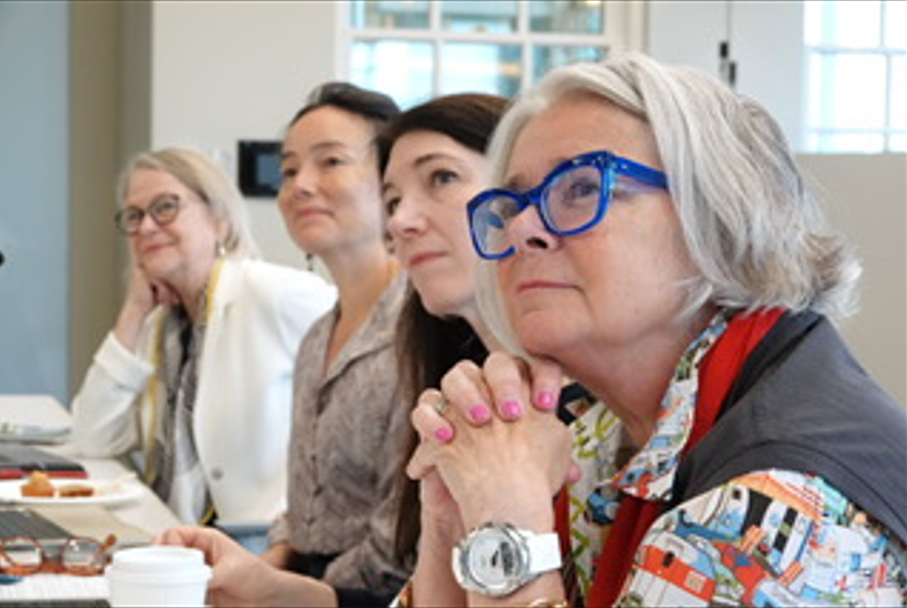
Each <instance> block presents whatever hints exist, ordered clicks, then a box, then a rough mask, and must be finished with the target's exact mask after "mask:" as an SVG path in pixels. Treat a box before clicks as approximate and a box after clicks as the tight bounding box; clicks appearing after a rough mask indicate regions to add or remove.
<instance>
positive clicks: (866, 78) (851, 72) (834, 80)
mask: <svg viewBox="0 0 907 608" xmlns="http://www.w3.org/2000/svg"><path fill="white" fill-rule="evenodd" d="M809 74H810V86H809V109H810V116H809V121H808V122H809V125H810V126H811V127H835V128H838V129H879V128H883V127H884V126H885V97H886V95H887V90H886V79H885V58H884V57H882V56H878V55H860V54H849V55H832V56H821V55H813V57H812V58H811V59H810V70H809Z"/></svg>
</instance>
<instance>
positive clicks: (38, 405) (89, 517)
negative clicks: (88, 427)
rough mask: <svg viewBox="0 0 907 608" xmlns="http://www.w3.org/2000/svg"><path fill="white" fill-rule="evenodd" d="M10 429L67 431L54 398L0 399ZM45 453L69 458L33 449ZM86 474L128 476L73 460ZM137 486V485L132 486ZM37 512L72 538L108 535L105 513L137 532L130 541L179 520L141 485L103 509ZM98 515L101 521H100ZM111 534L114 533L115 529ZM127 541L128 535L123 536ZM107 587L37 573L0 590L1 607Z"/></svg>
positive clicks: (100, 580)
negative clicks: (136, 491)
mask: <svg viewBox="0 0 907 608" xmlns="http://www.w3.org/2000/svg"><path fill="white" fill-rule="evenodd" d="M4 422H5V423H10V424H15V425H36V426H40V427H50V428H61V427H67V428H68V427H69V426H71V419H70V416H69V412H68V411H67V410H66V408H64V407H63V406H62V405H61V404H60V403H59V402H58V401H57V400H56V399H55V398H53V397H51V396H49V395H0V423H4ZM36 447H39V448H40V449H44V450H47V451H49V452H56V453H62V454H65V455H67V456H69V457H72V456H70V455H69V454H67V449H66V446H65V445H60V446H49V445H43V444H42V445H37V446H36ZM75 460H77V461H78V462H79V463H81V464H82V466H84V467H85V469H86V471H87V472H88V476H89V478H90V479H93V480H119V479H123V478H124V477H126V476H128V475H129V473H130V471H129V469H128V468H127V467H125V466H124V465H123V464H122V463H120V462H118V461H116V460H113V459H102V460H90V459H82V458H75ZM132 483H136V482H132ZM34 508H35V509H36V510H37V511H39V512H42V513H48V512H53V513H55V515H53V516H52V519H54V520H55V521H57V523H60V524H61V525H63V527H64V528H67V529H68V530H70V531H71V532H73V533H76V534H79V535H82V534H84V535H86V536H92V537H95V538H103V536H104V535H105V534H107V533H109V532H110V531H112V530H111V529H110V527H111V525H112V524H117V523H119V522H116V521H113V522H111V520H110V518H109V517H108V516H107V513H110V514H113V515H114V516H115V518H116V519H117V520H119V521H120V522H123V523H125V524H126V526H125V528H126V529H128V528H129V527H132V528H137V529H138V530H135V532H138V534H136V535H134V536H135V537H134V538H132V539H131V540H129V539H123V535H119V536H120V539H121V540H127V543H129V542H147V540H150V539H151V538H153V537H154V536H157V535H158V534H160V533H161V532H163V531H164V530H166V529H167V528H171V527H173V526H177V525H179V524H180V521H179V520H178V519H177V518H176V516H175V515H174V514H173V513H172V512H171V511H170V510H169V509H168V508H167V506H166V505H165V504H164V503H163V502H161V500H160V499H159V498H158V497H157V495H156V494H154V492H152V491H151V490H150V489H149V488H148V487H147V486H145V485H144V484H142V485H141V493H140V494H139V496H138V498H137V499H135V500H130V501H128V502H123V503H119V504H111V505H107V506H105V507H103V509H106V513H105V511H104V510H99V509H101V507H98V506H90V507H80V506H72V505H70V506H59V507H56V506H55V507H34ZM99 516H102V517H99ZM113 531H117V528H116V527H114V528H113ZM126 536H128V534H127V535H126ZM108 593H109V592H108V588H107V582H106V579H105V578H104V577H103V576H90V577H75V576H69V575H65V574H63V575H61V574H37V575H34V576H29V577H25V579H24V580H23V581H22V582H19V583H16V584H15V585H3V586H0V603H3V604H8V603H12V604H16V603H21V602H26V601H29V600H57V601H59V600H69V601H73V600H81V599H97V598H107V597H108Z"/></svg>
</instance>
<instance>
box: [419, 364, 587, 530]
mask: <svg viewBox="0 0 907 608" xmlns="http://www.w3.org/2000/svg"><path fill="white" fill-rule="evenodd" d="M560 386H561V373H560V370H559V369H558V368H557V367H556V366H554V365H552V364H544V363H542V364H540V363H534V364H533V365H530V364H527V363H526V362H524V361H522V360H520V359H516V358H514V357H511V356H509V355H505V354H503V353H494V354H492V355H491V356H489V357H488V359H487V360H486V363H485V365H484V366H483V367H482V368H479V367H478V366H476V365H475V364H472V363H469V362H461V363H459V364H458V365H457V366H455V367H454V368H453V369H452V370H451V371H450V372H448V373H447V374H446V375H445V376H444V379H443V381H442V383H441V389H442V390H441V393H438V392H437V391H426V392H425V393H423V395H422V396H421V397H420V400H419V404H418V406H417V407H416V409H415V410H414V412H413V416H412V419H413V424H414V426H415V427H416V430H417V431H418V432H419V435H420V436H421V437H422V439H423V441H422V443H421V444H420V446H419V447H418V449H417V450H416V453H415V454H414V456H413V458H412V459H411V460H410V463H409V466H408V468H407V472H408V474H409V475H410V477H412V478H414V479H421V478H423V477H425V476H426V475H427V474H428V473H429V472H431V471H432V470H437V472H438V474H439V475H440V477H441V479H442V480H443V483H444V486H445V487H446V490H447V491H448V492H449V494H450V496H451V497H452V499H453V501H454V502H455V504H456V507H457V509H458V510H459V515H460V517H461V521H462V524H463V526H464V528H465V529H470V528H472V527H475V526H477V525H480V524H482V523H485V522H487V521H491V520H496V521H506V522H507V523H510V524H513V525H515V526H518V527H525V528H529V529H537V530H539V531H546V530H551V529H553V525H554V522H553V510H552V503H551V498H552V496H553V495H554V494H555V493H556V492H557V491H558V490H559V489H560V488H561V487H562V486H563V485H564V483H566V482H567V481H569V480H570V479H571V478H573V477H575V475H574V468H573V466H572V460H571V449H570V446H571V434H570V432H569V430H568V429H567V427H565V426H564V425H563V424H562V423H561V422H560V421H559V420H558V419H557V417H556V416H554V414H553V411H554V407H553V406H554V405H556V403H557V395H558V393H559V389H560ZM442 397H443V402H442V401H441V399H442ZM442 403H443V406H442V407H440V408H439V404H442Z"/></svg>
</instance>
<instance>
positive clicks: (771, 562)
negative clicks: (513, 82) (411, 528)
mask: <svg viewBox="0 0 907 608" xmlns="http://www.w3.org/2000/svg"><path fill="white" fill-rule="evenodd" d="M490 155H491V158H492V163H493V165H494V176H493V183H495V184H501V187H500V188H496V189H493V190H489V191H487V192H484V193H481V194H479V195H478V196H476V197H475V198H474V199H473V200H472V202H471V203H470V204H469V219H470V226H471V233H472V238H473V243H474V246H475V248H476V251H477V253H478V254H479V255H480V256H481V257H482V258H484V259H485V260H486V261H485V262H483V263H482V264H481V266H480V268H479V271H478V283H477V285H478V298H479V304H480V309H481V310H482V313H483V317H484V318H485V319H486V321H487V322H488V325H489V327H490V328H491V329H492V330H493V331H494V332H495V334H496V337H497V338H498V340H499V341H500V342H501V343H502V344H504V345H506V347H507V349H508V351H510V352H512V353H516V356H514V355H508V354H505V353H493V354H492V355H491V356H489V358H488V359H487V360H486V362H485V364H484V365H483V366H481V367H480V366H478V365H476V364H474V363H471V362H463V363H460V364H458V365H457V366H456V367H455V368H454V369H453V370H452V371H451V372H449V373H448V374H446V375H445V376H444V378H443V379H442V380H441V385H440V389H441V391H440V392H438V391H426V392H425V393H423V395H422V396H421V397H420V401H419V404H418V406H417V408H416V410H415V411H414V413H413V423H414V426H415V427H416V429H417V431H418V433H419V435H420V437H421V439H422V441H421V442H420V444H419V447H418V448H417V451H416V453H415V455H414V456H413V458H412V459H411V460H410V462H409V465H408V474H409V475H410V476H411V477H412V478H413V479H417V480H421V481H422V483H426V482H427V481H431V483H432V487H433V491H432V492H431V493H426V492H424V491H423V509H422V522H421V526H422V529H423V530H432V531H433V533H432V534H430V535H429V534H423V537H422V543H421V544H420V547H419V558H418V562H417V564H416V568H415V573H414V575H413V577H412V580H411V584H410V586H409V587H408V589H407V590H406V591H405V592H404V593H403V594H402V597H401V602H400V603H401V604H402V605H451V606H453V605H459V606H463V605H509V606H566V605H583V604H584V605H587V606H610V605H615V604H616V605H630V606H679V605H684V606H706V605H712V604H723V605H760V606H762V605H773V606H782V605H785V606H793V605H826V606H827V605H855V604H860V605H901V604H903V603H904V601H905V590H907V570H905V565H907V553H905V544H904V543H905V542H907V476H905V475H904V471H905V467H907V416H905V412H904V409H903V408H902V407H901V405H900V404H897V403H895V402H894V401H893V400H892V399H891V397H890V396H888V395H887V394H886V393H885V392H884V391H883V390H882V389H881V388H880V387H879V386H878V385H877V384H876V383H875V382H874V381H873V380H872V379H871V378H870V377H868V376H867V375H866V373H865V372H864V371H863V370H862V369H861V368H860V366H859V365H858V364H857V363H856V362H855V361H854V359H853V357H852V355H851V354H850V353H849V352H848V349H847V347H846V346H845V344H844V343H843V341H842V339H841V338H840V336H839V334H838V333H837V330H836V329H835V327H834V325H833V321H832V320H833V319H837V318H841V317H843V316H845V315H847V314H849V313H851V312H852V310H853V306H852V305H853V296H854V292H855V283H856V279H857V277H858V275H859V271H860V267H859V264H858V262H857V261H856V259H855V258H854V257H853V254H852V252H851V250H850V248H849V247H848V245H847V244H846V242H845V241H844V240H843V238H842V237H841V236H840V235H838V234H837V233H835V232H833V231H831V230H830V229H829V228H827V227H826V226H825V225H824V221H823V216H822V211H821V208H820V206H819V204H818V203H817V201H816V200H815V199H814V198H813V197H812V195H811V194H810V193H809V191H808V190H807V189H806V187H805V185H804V183H803V179H802V177H801V175H800V173H799V171H798V169H797V167H796V164H795V161H794V159H793V157H792V155H791V152H790V151H789V149H788V147H787V144H786V142H785V140H784V137H783V135H782V134H781V131H780V129H779V127H778V126H777V124H776V122H775V121H774V119H772V118H771V117H770V116H769V115H768V113H767V112H766V111H765V110H764V109H763V108H762V107H761V106H759V105H758V104H757V103H755V102H753V101H752V100H748V99H746V98H744V97H742V96H739V95H737V94H735V93H734V92H733V91H731V90H729V89H727V88H726V87H725V86H724V85H722V84H721V83H719V82H718V81H717V80H715V79H713V78H711V77H708V76H706V75H704V74H700V73H698V72H696V71H694V70H689V69H684V68H673V67H669V66H665V65H663V64H660V63H658V62H655V61H654V60H652V59H649V58H647V57H645V56H642V55H638V54H627V55H618V56H615V57H613V58H611V59H609V60H607V61H605V62H603V63H601V64H577V65H573V66H569V67H564V68H559V69H556V70H553V71H552V72H550V73H549V74H548V75H547V76H546V77H545V78H544V79H543V80H542V82H541V83H540V84H539V86H538V88H537V89H536V90H534V91H532V92H530V93H528V94H526V95H524V96H523V97H521V98H520V99H518V100H517V101H516V102H515V104H514V106H513V107H512V108H511V109H510V110H509V111H508V113H507V115H506V116H505V117H504V119H503V120H502V122H501V124H500V126H499V127H498V130H497V132H496V134H495V137H494V140H493V142H492V145H491V151H490ZM562 374H567V375H569V376H570V377H573V378H576V379H577V380H578V381H580V382H581V383H582V384H583V385H584V386H586V387H587V388H588V389H589V390H591V391H592V392H593V393H594V394H595V396H596V397H598V398H599V399H600V404H598V405H596V406H594V407H593V408H592V409H590V410H589V411H588V412H586V414H585V415H584V416H582V417H581V418H580V419H578V420H577V421H576V422H575V423H574V428H573V434H571V433H570V432H568V429H567V428H566V427H565V426H564V425H563V424H562V423H561V422H560V421H559V420H558V418H557V417H556V416H555V415H553V410H554V409H555V408H553V407H552V399H551V398H550V396H551V395H556V394H557V393H558V389H559V387H560V385H561V376H562ZM479 403H481V404H489V405H491V406H492V407H491V410H492V411H493V412H494V413H495V415H494V416H492V417H491V419H481V420H480V419H477V418H476V417H475V416H472V415H471V412H472V411H473V410H474V408H475V406H476V404H479ZM513 403H518V404H521V405H522V406H523V407H520V408H516V409H515V408H513V407H512V406H509V405H508V404H513ZM514 411H518V412H521V414H520V415H518V416H514V415H513V412H514ZM612 416H616V419H615V418H613V417H612ZM571 447H573V449H571ZM439 479H440V482H439V481H438V480H439ZM577 479H582V480H583V482H584V483H585V484H589V486H590V491H589V492H588V493H586V494H585V495H584V496H580V497H576V496H575V495H574V493H573V492H572V491H571V492H568V489H569V488H571V486H574V485H575V483H576V481H577ZM426 501H427V504H426ZM452 522H453V523H452ZM581 603H582V604H581Z"/></svg>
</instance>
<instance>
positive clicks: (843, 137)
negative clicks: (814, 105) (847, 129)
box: [811, 133, 885, 153]
mask: <svg viewBox="0 0 907 608" xmlns="http://www.w3.org/2000/svg"><path fill="white" fill-rule="evenodd" d="M811 139H813V142H811V143H813V144H814V147H813V149H814V150H817V151H819V152H832V153H839V152H865V153H877V152H882V151H883V149H884V145H885V137H884V136H883V135H882V134H881V133H879V134H874V133H823V134H819V135H814V136H813V137H812V138H811Z"/></svg>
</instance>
